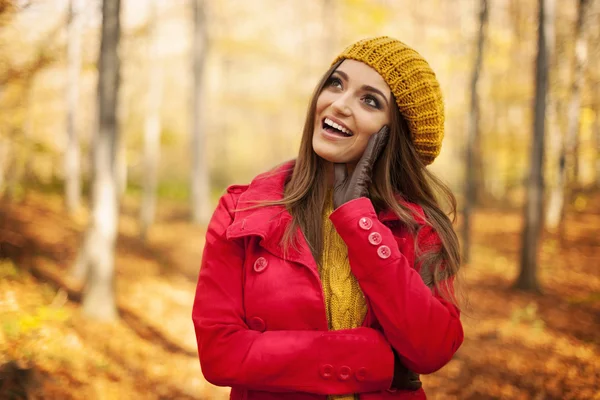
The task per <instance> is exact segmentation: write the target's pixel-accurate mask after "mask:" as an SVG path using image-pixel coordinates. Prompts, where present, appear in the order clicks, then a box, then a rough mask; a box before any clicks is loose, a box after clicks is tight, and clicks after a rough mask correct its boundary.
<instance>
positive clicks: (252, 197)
mask: <svg viewBox="0 0 600 400" xmlns="http://www.w3.org/2000/svg"><path fill="white" fill-rule="evenodd" d="M294 165H295V161H288V162H286V163H284V164H282V165H280V166H278V167H276V168H275V169H273V170H271V171H269V172H266V173H263V174H261V175H258V176H257V177H256V178H254V180H253V181H252V182H251V183H250V185H248V187H247V188H246V190H245V191H244V192H243V193H241V194H240V197H239V199H238V202H237V206H236V211H235V212H234V218H233V222H232V224H231V225H230V226H229V227H228V228H227V232H226V235H227V239H235V238H240V237H245V236H253V235H254V236H259V237H260V238H261V239H262V240H261V242H260V244H261V246H262V247H264V248H265V249H266V250H267V251H269V252H271V253H273V254H274V255H276V256H278V257H281V258H283V259H288V260H290V261H295V262H299V263H302V264H305V265H308V266H309V267H311V268H314V269H315V270H316V269H317V266H316V263H315V261H314V258H313V257H312V253H311V252H310V248H309V247H308V244H307V243H306V240H305V238H304V235H303V234H302V232H301V230H300V229H299V228H298V231H297V232H296V237H297V238H298V243H297V244H296V246H290V247H289V249H288V250H287V252H284V248H283V243H282V238H283V235H284V233H285V230H286V228H287V226H288V224H289V223H290V222H291V221H292V216H291V215H290V213H289V212H288V210H286V208H285V206H280V205H277V206H261V207H255V208H248V207H253V206H255V205H257V204H260V202H264V201H275V200H281V199H282V198H283V192H284V186H285V182H286V180H287V179H288V178H289V177H290V176H291V174H292V172H293V170H294Z"/></svg>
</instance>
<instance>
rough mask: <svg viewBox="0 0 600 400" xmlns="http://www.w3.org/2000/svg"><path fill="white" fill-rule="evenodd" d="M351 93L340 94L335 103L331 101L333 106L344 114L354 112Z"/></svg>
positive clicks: (337, 111) (347, 114)
mask: <svg viewBox="0 0 600 400" xmlns="http://www.w3.org/2000/svg"><path fill="white" fill-rule="evenodd" d="M349 101H350V99H349V95H348V93H344V94H343V95H341V96H339V97H338V98H337V99H336V100H335V101H334V102H333V103H331V108H333V110H334V111H335V112H336V113H338V114H340V115H343V116H346V117H348V116H350V115H351V114H352V110H351V108H350V106H349V104H348V103H349Z"/></svg>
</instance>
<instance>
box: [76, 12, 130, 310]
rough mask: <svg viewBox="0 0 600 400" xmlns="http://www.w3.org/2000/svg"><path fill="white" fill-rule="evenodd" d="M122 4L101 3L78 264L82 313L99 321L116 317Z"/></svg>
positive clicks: (77, 271)
mask: <svg viewBox="0 0 600 400" xmlns="http://www.w3.org/2000/svg"><path fill="white" fill-rule="evenodd" d="M119 11H120V0H104V1H103V3H102V38H101V44H100V54H99V60H98V131H97V133H96V134H97V136H96V138H95V141H94V153H93V163H94V178H93V181H92V215H91V221H90V224H89V226H88V229H87V231H86V233H85V237H84V240H83V245H82V248H81V249H80V252H79V255H78V257H77V262H76V265H75V271H76V273H78V274H79V275H80V276H85V278H86V279H85V291H84V297H83V312H84V314H85V315H86V316H88V317H90V318H94V319H100V320H113V319H115V318H116V317H117V311H116V305H115V293H114V253H115V241H116V236H117V227H118V217H119V216H118V184H117V173H116V169H117V149H118V148H119V127H118V122H117V100H118V97H119V96H118V91H119V83H120V82H119V81H120V77H119V68H120V62H119V56H118V45H119V38H120V18H119V17H120V16H119Z"/></svg>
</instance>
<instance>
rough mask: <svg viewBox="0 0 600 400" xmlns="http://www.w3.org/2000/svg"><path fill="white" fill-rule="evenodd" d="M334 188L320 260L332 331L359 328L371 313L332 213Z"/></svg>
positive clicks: (347, 398)
mask: <svg viewBox="0 0 600 400" xmlns="http://www.w3.org/2000/svg"><path fill="white" fill-rule="evenodd" d="M332 194H333V193H332V192H331V191H330V192H329V193H328V196H327V201H326V204H325V207H324V208H323V255H322V256H321V262H320V263H319V275H320V276H321V282H322V284H323V295H324V297H325V311H326V313H327V321H328V322H329V329H330V330H338V329H350V328H357V327H359V326H361V325H362V323H363V320H364V318H365V314H366V313H367V303H366V302H365V297H364V295H363V293H362V290H361V289H360V286H359V285H358V281H357V280H356V278H355V277H354V275H353V274H352V271H351V269H350V262H349V261H348V248H347V247H346V243H344V240H343V239H342V238H341V237H340V235H338V233H337V231H336V230H335V227H334V226H333V223H332V222H331V221H330V220H329V215H331V213H332V212H333V197H332ZM356 398H358V396H355V395H352V394H350V395H343V396H329V399H330V400H333V399H335V400H353V399H356Z"/></svg>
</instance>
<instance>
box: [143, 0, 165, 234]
mask: <svg viewBox="0 0 600 400" xmlns="http://www.w3.org/2000/svg"><path fill="white" fill-rule="evenodd" d="M157 7H158V5H157V3H156V0H152V1H151V2H150V14H149V21H148V26H149V30H150V32H149V38H150V43H149V46H148V60H149V62H148V64H149V74H148V93H147V98H146V101H147V104H146V107H147V108H146V124H145V137H144V193H143V198H142V207H141V209H140V238H141V239H142V240H144V241H145V240H146V237H147V235H148V229H149V228H150V226H151V225H152V223H154V216H155V213H156V186H157V179H158V178H157V174H158V162H159V156H160V130H161V120H160V106H161V100H162V65H161V60H160V56H159V54H158V51H159V36H158V26H157V10H156V8H157Z"/></svg>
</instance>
